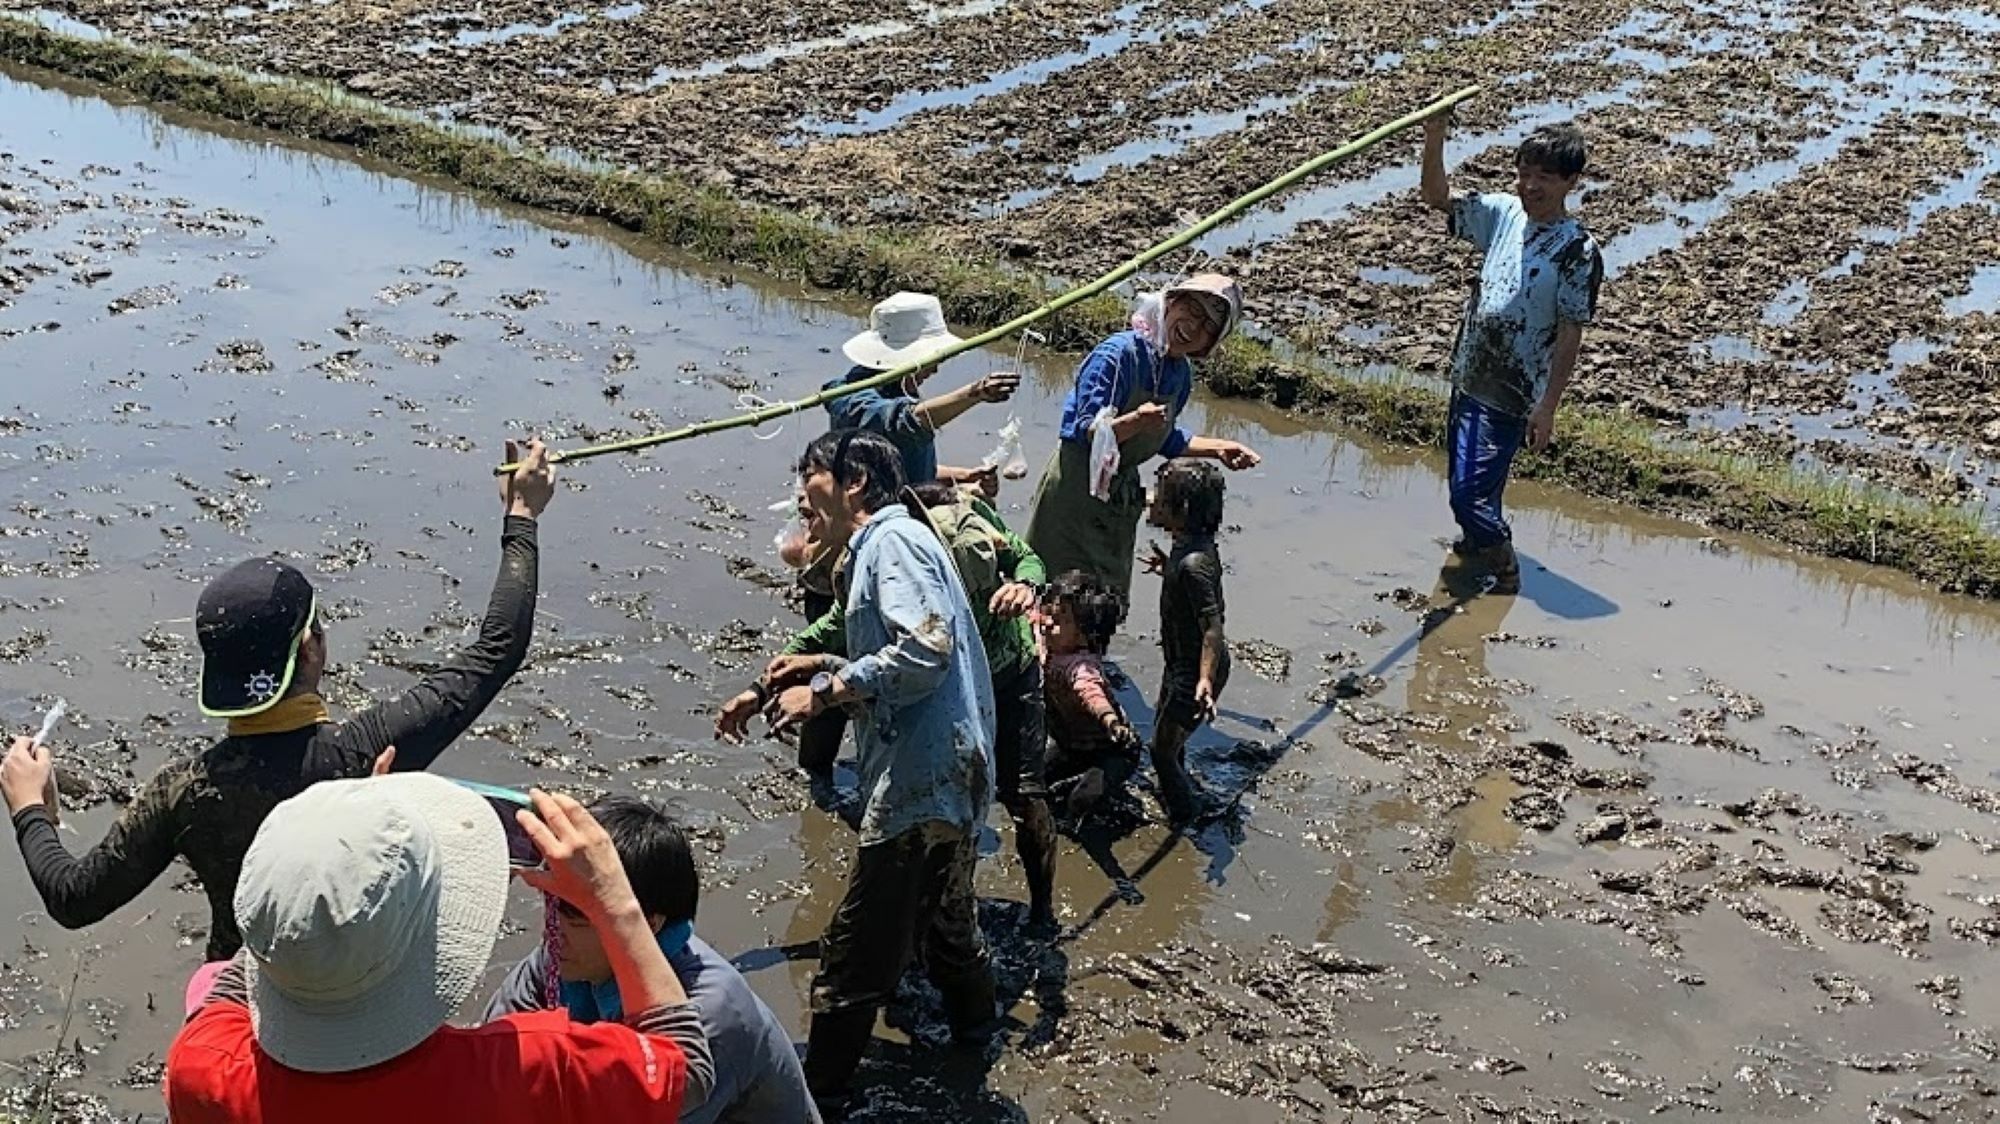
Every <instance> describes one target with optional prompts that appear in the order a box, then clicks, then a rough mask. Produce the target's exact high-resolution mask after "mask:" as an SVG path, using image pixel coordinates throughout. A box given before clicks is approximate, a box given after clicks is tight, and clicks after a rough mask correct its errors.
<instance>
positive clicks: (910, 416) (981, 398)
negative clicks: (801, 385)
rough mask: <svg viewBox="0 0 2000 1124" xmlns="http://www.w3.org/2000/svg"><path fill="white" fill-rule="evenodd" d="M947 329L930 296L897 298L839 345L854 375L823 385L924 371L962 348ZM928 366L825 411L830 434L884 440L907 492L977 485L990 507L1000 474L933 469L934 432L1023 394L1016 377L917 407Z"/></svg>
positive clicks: (1002, 375) (981, 383)
mask: <svg viewBox="0 0 2000 1124" xmlns="http://www.w3.org/2000/svg"><path fill="white" fill-rule="evenodd" d="M962 342H964V341H962V340H960V339H959V337H957V336H955V335H953V334H952V333H951V331H950V329H948V328H947V327H946V326H945V321H944V306H943V305H941V304H939V303H938V299H937V298H936V297H934V296H931V295H930V294H929V293H897V294H896V295H895V296H892V297H890V298H889V299H887V300H885V301H883V302H882V303H880V304H878V305H876V306H875V307H874V309H873V310H871V311H870V312H869V313H868V330H867V331H865V332H862V333H861V334H859V335H857V336H855V337H854V338H853V339H850V340H848V341H847V343H845V344H844V345H842V347H841V352H842V353H843V354H844V355H846V356H847V359H848V361H849V362H851V363H853V364H854V368H853V369H852V370H850V371H848V372H847V374H845V375H843V376H841V377H840V378H837V379H834V380H833V381H832V382H829V383H827V384H826V385H825V386H824V387H821V389H822V390H838V389H839V388H841V387H843V386H846V385H848V384H850V383H856V382H860V381H862V380H864V379H868V378H873V377H874V376H876V375H879V374H881V373H882V372H884V371H888V370H892V369H894V368H896V367H901V366H903V365H905V364H909V363H922V362H924V361H925V360H927V359H929V358H931V357H932V356H935V355H938V354H940V353H941V352H943V351H944V350H945V349H946V348H948V347H951V346H952V345H953V344H957V343H962ZM937 371H938V368H937V364H936V363H926V364H925V365H924V366H923V367H920V368H919V369H918V370H917V371H916V373H915V374H912V375H910V376H909V377H908V378H906V379H904V380H903V382H902V384H901V385H900V386H897V387H895V388H894V389H893V390H892V391H889V392H887V393H885V392H884V391H882V390H862V391H856V392H855V393H853V394H850V395H847V396H846V397H844V398H836V399H834V400H833V401H831V402H828V403H827V404H826V412H827V415H828V417H829V418H830V419H831V421H832V423H833V424H832V428H834V429H862V430H866V431H868V432H870V433H878V434H881V435H882V436H883V437H886V438H888V439H889V443H890V444H892V445H894V446H895V447H896V452H897V453H899V454H901V456H902V458H903V479H904V481H905V482H907V483H910V484H923V483H927V482H929V481H932V480H942V481H944V482H945V483H947V484H976V485H978V486H979V487H980V489H981V490H983V491H984V492H985V493H986V496H987V498H988V499H991V498H992V497H994V496H996V495H998V494H999V492H1000V476H999V467H998V466H997V465H994V466H987V467H983V468H955V467H952V466H949V465H940V464H938V459H937V431H938V430H939V429H942V428H943V427H944V426H946V425H949V424H950V423H952V422H954V421H956V420H958V418H959V417H961V416H963V415H964V414H965V412H966V411H968V410H970V409H972V408H973V407H974V406H977V405H979V404H981V403H984V402H1005V401H1007V400H1008V399H1009V398H1012V397H1013V396H1014V392H1015V391H1016V390H1018V389H1020V386H1021V376H1020V375H1018V374H1015V373H1011V372H1006V371H998V372H995V373H993V374H990V375H987V376H986V377H984V378H980V379H975V380H974V381H972V382H969V383H967V384H966V385H964V386H962V387H959V388H958V389H957V390H952V391H947V392H945V393H943V394H940V395H937V396H935V397H932V398H928V399H919V398H918V397H917V395H918V394H919V393H921V392H922V390H923V387H924V384H925V383H927V382H929V381H930V379H931V376H933V375H935V374H937Z"/></svg>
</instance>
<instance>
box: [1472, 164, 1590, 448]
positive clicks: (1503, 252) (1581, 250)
mask: <svg viewBox="0 0 2000 1124" xmlns="http://www.w3.org/2000/svg"><path fill="white" fill-rule="evenodd" d="M1451 233H1452V234H1453V235H1455V236H1456V237H1459V238H1463V239H1465V240H1466V241H1467V242H1470V243H1472V244H1473V245H1474V246H1477V247H1479V249H1480V251H1481V252H1482V253H1483V254H1484V255H1485V258H1484V260H1483V261H1482V262H1481V263H1480V267H1479V280H1478V281H1476V282H1475V283H1474V284H1473V286H1472V295H1471V296H1470V297H1469V298H1467V300H1466V302H1465V321H1464V323H1463V324H1461V325H1460V326H1459V331H1458V345H1457V347H1456V348H1455V349H1454V350H1453V352H1452V357H1451V385H1452V386H1453V387H1454V388H1456V389H1457V390H1458V391H1459V392H1460V393H1462V394H1464V395H1466V396H1467V397H1469V398H1471V399H1473V400H1474V401H1477V402H1479V403H1481V404H1483V405H1486V406H1490V407H1492V408H1493V409H1495V410H1499V411H1502V412H1504V413H1508V414H1512V415H1514V416H1515V417H1526V416H1527V415H1528V414H1530V413H1532V412H1533V411H1534V408H1535V404H1536V403H1538V402H1540V401H1541V400H1542V392H1543V391H1544V390H1546V389H1547V388H1548V385H1549V364H1550V361H1551V359H1552V358H1553V357H1554V355H1555V347H1556V325H1557V324H1559V323H1571V324H1588V323H1590V321H1591V318H1592V317H1594V316H1595V315H1596V314H1597V289H1598V286H1599V285H1600V284H1601V283H1602V282H1603V280H1604V258H1603V256H1602V255H1600V254H1599V253H1598V252H1597V242H1596V241H1595V240H1594V239H1592V238H1591V236H1590V232H1589V231H1588V230H1585V229H1584V226H1583V223H1581V222H1579V221H1577V220H1576V219H1575V218H1574V217H1572V216H1569V215H1564V216H1563V217H1562V218H1560V219H1557V220H1556V221H1554V222H1548V223H1541V222H1534V221H1532V220H1530V219H1529V218H1528V214H1527V212H1526V211H1524V210H1522V209H1521V200H1520V199H1519V198H1518V197H1517V196H1514V195H1508V194H1491V195H1461V196H1459V197H1458V198H1457V199H1456V200H1454V201H1453V202H1452V205H1451Z"/></svg>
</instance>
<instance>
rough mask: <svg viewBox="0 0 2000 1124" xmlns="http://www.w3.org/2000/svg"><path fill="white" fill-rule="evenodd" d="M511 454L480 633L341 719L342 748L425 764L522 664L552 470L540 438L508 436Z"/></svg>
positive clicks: (408, 764) (399, 763) (413, 766)
mask: <svg viewBox="0 0 2000 1124" xmlns="http://www.w3.org/2000/svg"><path fill="white" fill-rule="evenodd" d="M507 455H508V456H509V457H510V458H512V457H520V459H521V462H522V467H521V469H520V470H519V471H518V472H516V473H515V474H514V475H513V476H511V477H507V478H505V479H504V480H503V481H502V484H501V492H500V498H501V502H502V503H503V504H504V505H505V507H506V511H507V515H506V523H505V524H504V526H503V528H502V530H501V532H500V574H499V576H498V577H497V578H495V579H494V582H493V596H492V599H491V600H490V601H489V602H488V603H487V608H486V618H485V620H484V621H482V622H481V624H480V626H479V638H478V639H477V640H475V641H474V642H473V644H472V646H471V647H470V648H467V649H466V650H465V651H463V652H461V653H459V654H458V656H456V657H455V658H453V659H452V660H451V661H450V662H449V663H447V664H446V665H445V666H444V667H442V668H440V669H439V670H437V671H434V672H432V673H431V674H429V675H426V676H424V677H423V679H422V680H420V681H419V682H418V683H417V685H416V686H414V687H412V688H410V689H409V690H408V691H405V692H404V693H403V694H401V695H400V696H398V697H396V698H394V699H390V700H389V701H387V702H384V703H382V704H380V705H378V706H374V707H371V708H369V709H368V710H366V711H363V712H362V713H361V714H358V715H356V716H355V717H354V718H352V719H349V720H348V721H347V722H345V723H343V724H342V726H341V729H340V731H339V733H338V734H336V735H335V737H336V739H337V741H338V744H339V745H340V747H341V748H342V749H344V750H347V751H349V752H351V753H357V754H360V755H362V756H364V757H365V759H367V760H371V761H372V760H373V759H374V757H375V755H376V754H377V753H380V752H381V751H382V749H383V748H385V747H387V746H391V745H393V746H395V747H396V765H395V767H396V770H397V771H398V772H412V771H415V770H420V769H428V768H430V766H431V764H432V763H433V762H435V761H436V760H437V758H438V754H440V753H442V752H444V749H445V747H446V746H449V745H450V744H451V743H452V742H453V741H454V740H456V739H457V738H458V736H459V735H460V734H463V733H464V732H465V731H466V729H467V728H468V727H470V726H471V725H472V723H473V722H474V721H476V720H477V719H478V718H479V716H480V714H482V713H484V712H485V710H486V708H487V706H489V705H490V704H491V703H492V702H493V699H494V697H495V696H497V695H499V693H500V688H502V687H504V686H506V684H507V681H508V680H509V679H512V678H513V677H514V673H515V672H517V671H519V670H521V664H522V663H523V662H525V661H526V659H527V657H528V642H529V641H530V640H531V639H532V638H533V635H534V625H535V600H536V593H537V587H538V585H539V584H540V550H539V547H538V546H537V543H536V530H537V520H538V519H539V518H540V516H541V513H542V510H543V509H544V508H545V507H547V506H548V502H549V499H550V497H551V496H553V495H554V494H555V476H554V473H553V472H552V471H551V470H550V468H549V465H548V451H547V450H546V449H545V448H543V446H542V444H541V442H539V441H536V442H531V443H530V444H529V447H528V452H527V454H526V455H525V456H524V457H522V456H521V455H520V454H518V453H517V452H516V451H515V447H514V444H513V442H508V453H507Z"/></svg>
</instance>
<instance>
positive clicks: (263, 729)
mask: <svg viewBox="0 0 2000 1124" xmlns="http://www.w3.org/2000/svg"><path fill="white" fill-rule="evenodd" d="M332 720H333V718H332V716H331V715H329V714H328V713H327V712H326V703H325V702H323V701H321V699H320V697H319V696H318V695H315V694H310V693H308V694H303V695H293V696H292V697H290V698H288V699H284V700H281V701H280V702H279V703H278V705H276V706H274V707H272V708H271V709H269V710H264V711H259V712H258V713H256V714H251V715H246V716H245V717H242V718H231V719H230V720H229V736H230V737H232V738H241V737H249V736H252V735H255V734H289V733H291V732H292V731H293V730H303V729H305V728H306V727H308V726H317V725H319V724H321V723H323V722H331V721H332Z"/></svg>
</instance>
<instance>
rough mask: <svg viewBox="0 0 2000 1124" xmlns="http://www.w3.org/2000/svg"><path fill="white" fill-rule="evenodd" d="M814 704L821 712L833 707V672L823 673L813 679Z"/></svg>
mask: <svg viewBox="0 0 2000 1124" xmlns="http://www.w3.org/2000/svg"><path fill="white" fill-rule="evenodd" d="M812 693H813V704H814V705H815V707H816V708H817V709H819V710H825V709H826V708H828V707H830V706H832V705H833V672H831V671H822V672H820V673H819V674H818V675H815V676H813V677H812Z"/></svg>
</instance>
